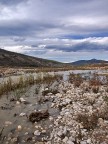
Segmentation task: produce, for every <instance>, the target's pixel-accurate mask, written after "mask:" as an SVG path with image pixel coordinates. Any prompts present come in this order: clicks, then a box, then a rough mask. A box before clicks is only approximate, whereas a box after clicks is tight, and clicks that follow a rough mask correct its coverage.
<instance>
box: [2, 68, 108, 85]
mask: <svg viewBox="0 0 108 144" xmlns="http://www.w3.org/2000/svg"><path fill="white" fill-rule="evenodd" d="M48 73H49V74H61V75H63V79H64V80H67V78H68V75H69V73H75V74H79V73H80V74H83V75H85V76H88V75H89V74H90V73H99V74H103V73H108V70H100V69H99V70H69V71H58V72H48ZM45 74H47V73H46V72H41V73H25V74H22V75H14V76H7V77H2V78H0V83H3V82H5V81H7V80H8V79H9V77H10V78H11V79H12V81H13V82H17V81H18V80H19V78H20V77H21V76H22V77H23V78H26V77H27V76H29V75H33V76H34V78H35V79H36V78H37V77H38V76H41V77H43V76H44V75H45Z"/></svg>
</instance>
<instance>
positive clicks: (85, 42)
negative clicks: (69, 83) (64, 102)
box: [0, 0, 108, 62]
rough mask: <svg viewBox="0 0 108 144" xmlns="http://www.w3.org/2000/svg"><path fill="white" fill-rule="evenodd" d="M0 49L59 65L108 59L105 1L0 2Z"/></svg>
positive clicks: (49, 0) (50, 0) (107, 24)
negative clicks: (43, 59) (94, 59)
mask: <svg viewBox="0 0 108 144" xmlns="http://www.w3.org/2000/svg"><path fill="white" fill-rule="evenodd" d="M0 47H1V48H3V49H6V50H10V51H14V52H20V53H24V54H27V55H32V56H36V57H42V58H47V59H53V60H57V61H61V62H71V61H76V60H79V59H92V58H97V59H105V60H108V0H0Z"/></svg>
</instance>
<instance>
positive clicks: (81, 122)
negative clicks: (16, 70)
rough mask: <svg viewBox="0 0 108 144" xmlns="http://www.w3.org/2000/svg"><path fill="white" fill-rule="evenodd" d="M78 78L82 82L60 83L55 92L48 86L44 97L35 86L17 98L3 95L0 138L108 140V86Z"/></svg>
mask: <svg viewBox="0 0 108 144" xmlns="http://www.w3.org/2000/svg"><path fill="white" fill-rule="evenodd" d="M78 79H79V80H80V82H79V81H77V79H76V82H75V83H72V81H65V82H64V81H62V82H60V83H58V85H57V90H56V92H55V91H54V92H52V91H51V90H50V88H49V87H47V88H45V89H44V91H43V92H44V94H43V95H42V96H41V99H40V98H38V96H39V94H37V95H35V93H33V91H34V89H33V87H34V88H36V87H35V86H33V87H32V88H31V89H30V90H29V91H27V93H26V94H24V95H23V97H20V98H19V99H18V100H15V99H12V98H11V99H10V98H8V99H7V100H6V99H5V98H4V97H2V98H1V101H2V102H3V99H4V101H5V105H2V106H1V109H0V113H1V116H2V115H3V114H4V115H5V116H4V117H1V118H0V123H1V125H0V128H1V130H0V141H1V142H2V143H4V144H10V143H11V144H12V143H13V144H14V143H16V144H23V143H28V144H107V143H108V87H107V85H106V84H100V83H99V81H98V83H96V81H94V82H93V81H92V82H93V83H94V84H95V87H94V86H91V84H90V82H89V81H86V80H83V81H82V79H80V78H79V77H78ZM71 80H72V79H71ZM74 80H75V79H74ZM97 85H98V86H97ZM90 86H91V87H90ZM54 87H55V86H54ZM97 87H98V88H97ZM31 91H32V95H31ZM35 92H36V89H35ZM25 95H26V96H25ZM27 95H30V97H29V96H28V97H27ZM2 102H1V103H2Z"/></svg>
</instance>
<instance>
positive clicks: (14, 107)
mask: <svg viewBox="0 0 108 144" xmlns="http://www.w3.org/2000/svg"><path fill="white" fill-rule="evenodd" d="M94 72H97V73H106V72H107V71H103V70H102V71H101V70H71V71H59V72H50V73H49V74H52V75H53V74H62V75H63V78H64V81H66V80H67V78H68V75H69V73H75V74H78V73H80V74H82V75H84V76H89V75H90V74H91V73H94ZM44 74H45V73H40V74H37V73H33V75H34V77H35V78H36V77H37V76H38V75H42V76H43V75H44ZM28 75H30V74H26V75H23V76H24V77H26V76H28ZM19 77H20V76H11V78H12V80H13V81H14V82H17V80H18V79H19ZM7 79H8V77H6V78H0V80H1V83H2V82H3V81H6V80H7ZM46 87H48V86H47V85H44V84H42V85H36V84H35V85H33V86H31V87H27V88H23V89H20V90H15V91H14V92H10V93H8V94H7V95H3V96H2V97H1V98H0V131H1V129H2V128H3V127H4V130H3V134H2V135H3V136H4V141H3V142H2V143H4V144H5V143H6V141H7V137H9V136H8V135H9V134H11V135H12V136H13V137H16V136H18V137H19V142H20V143H22V140H25V141H26V139H27V138H28V135H25V133H26V132H28V133H29V137H30V136H31V137H33V133H34V131H35V130H36V128H35V126H36V125H41V126H42V127H43V128H44V129H46V130H47V133H45V134H43V135H41V136H37V137H36V139H37V140H41V138H42V137H44V136H49V135H50V131H51V130H52V127H49V126H50V125H52V126H53V122H51V121H50V120H49V119H46V120H42V121H40V122H38V123H35V124H32V123H31V122H30V121H29V120H28V118H27V117H28V116H29V114H30V113H31V112H33V111H34V110H37V111H38V110H48V111H49V113H50V116H53V117H57V116H58V114H59V109H57V108H51V104H52V98H49V100H48V101H46V102H44V103H42V102H41V103H39V100H40V98H43V97H44V96H42V90H43V89H45V88H46ZM55 87H57V83H54V84H53V85H52V86H51V88H55ZM36 89H38V90H39V93H38V94H36ZM20 97H22V98H24V99H25V100H26V101H27V104H24V103H20V104H16V100H17V99H19V98H20ZM12 98H15V99H16V100H15V101H11V99H12ZM21 113H26V116H23V117H20V116H19V115H20V114H21ZM6 121H10V122H12V124H11V125H8V126H6V125H5V122H6ZM18 125H21V126H22V130H21V131H20V132H19V131H18V130H17V127H18ZM5 136H6V139H5ZM8 141H9V140H8ZM26 143H28V144H29V143H30V142H26Z"/></svg>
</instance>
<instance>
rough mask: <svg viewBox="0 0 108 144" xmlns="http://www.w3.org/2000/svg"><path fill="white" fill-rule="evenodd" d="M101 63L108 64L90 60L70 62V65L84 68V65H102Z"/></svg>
mask: <svg viewBox="0 0 108 144" xmlns="http://www.w3.org/2000/svg"><path fill="white" fill-rule="evenodd" d="M102 63H107V64H108V61H105V60H98V59H90V60H78V61H75V62H72V63H70V64H71V65H73V66H84V65H93V64H102Z"/></svg>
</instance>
